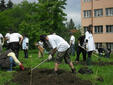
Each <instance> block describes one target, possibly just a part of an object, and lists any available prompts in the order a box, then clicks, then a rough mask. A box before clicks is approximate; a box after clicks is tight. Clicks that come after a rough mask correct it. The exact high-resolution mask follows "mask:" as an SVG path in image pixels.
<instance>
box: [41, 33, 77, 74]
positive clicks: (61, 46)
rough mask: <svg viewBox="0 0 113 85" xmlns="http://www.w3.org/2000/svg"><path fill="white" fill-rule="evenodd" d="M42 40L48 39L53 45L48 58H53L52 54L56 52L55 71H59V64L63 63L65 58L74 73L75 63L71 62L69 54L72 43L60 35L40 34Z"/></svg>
mask: <svg viewBox="0 0 113 85" xmlns="http://www.w3.org/2000/svg"><path fill="white" fill-rule="evenodd" d="M40 40H41V41H43V42H46V41H48V42H49V43H50V45H51V47H52V50H51V53H50V55H49V56H48V59H51V58H52V56H53V55H54V54H55V53H56V59H55V67H54V71H55V73H56V74H57V72H58V65H59V64H60V63H61V61H62V60H63V59H64V60H65V62H66V63H67V64H69V66H70V67H71V70H72V73H75V68H74V65H73V63H72V62H71V60H70V56H69V48H70V45H69V44H68V43H67V42H66V41H65V40H64V39H63V38H62V37H60V36H58V35H40Z"/></svg>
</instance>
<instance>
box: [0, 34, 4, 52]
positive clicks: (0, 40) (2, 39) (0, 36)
mask: <svg viewBox="0 0 113 85" xmlns="http://www.w3.org/2000/svg"><path fill="white" fill-rule="evenodd" d="M3 44H4V37H3V35H2V34H1V33H0V52H1V51H2V46H3Z"/></svg>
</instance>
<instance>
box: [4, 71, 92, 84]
mask: <svg viewBox="0 0 113 85" xmlns="http://www.w3.org/2000/svg"><path fill="white" fill-rule="evenodd" d="M29 72H30V71H29V69H26V70H25V71H19V72H18V73H17V74H16V75H15V78H14V79H13V80H11V82H15V83H18V84H20V85H92V83H91V82H90V81H89V80H82V79H80V78H78V77H76V74H73V73H71V72H69V71H64V70H59V71H58V75H56V74H55V73H54V71H53V69H35V70H33V71H32V73H31V74H29ZM31 81H32V82H31ZM9 82H10V81H9ZM6 85H8V83H7V84H6Z"/></svg>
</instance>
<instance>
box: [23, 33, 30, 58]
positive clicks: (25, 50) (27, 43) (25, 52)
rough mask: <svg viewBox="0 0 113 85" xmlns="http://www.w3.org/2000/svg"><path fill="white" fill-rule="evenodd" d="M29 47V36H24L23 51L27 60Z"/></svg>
mask: <svg viewBox="0 0 113 85" xmlns="http://www.w3.org/2000/svg"><path fill="white" fill-rule="evenodd" d="M28 46H29V38H28V37H27V35H24V38H23V41H22V49H23V50H24V55H25V56H24V57H25V58H28Z"/></svg>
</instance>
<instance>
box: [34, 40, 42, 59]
mask: <svg viewBox="0 0 113 85" xmlns="http://www.w3.org/2000/svg"><path fill="white" fill-rule="evenodd" d="M35 46H37V48H38V57H39V58H41V57H43V55H44V47H43V46H44V44H43V42H42V41H41V40H40V41H38V42H37V43H36V44H35Z"/></svg>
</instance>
